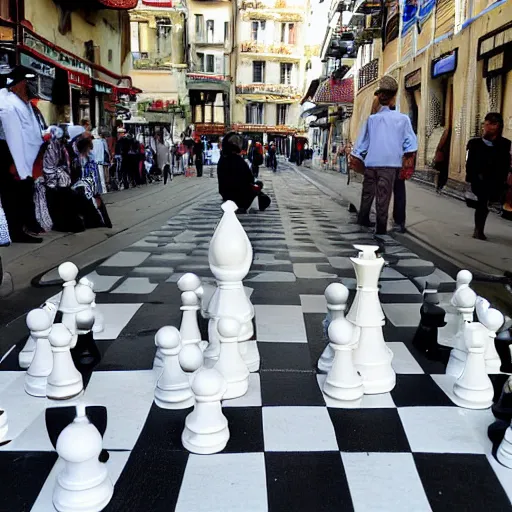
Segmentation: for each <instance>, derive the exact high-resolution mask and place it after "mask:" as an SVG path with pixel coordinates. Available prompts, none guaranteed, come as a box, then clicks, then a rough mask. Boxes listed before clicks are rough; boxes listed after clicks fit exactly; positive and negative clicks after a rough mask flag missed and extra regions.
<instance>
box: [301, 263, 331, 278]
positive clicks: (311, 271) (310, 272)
mask: <svg viewBox="0 0 512 512" xmlns="http://www.w3.org/2000/svg"><path fill="white" fill-rule="evenodd" d="M316 265H317V264H316V263H294V264H293V272H294V273H295V275H296V276H297V277H298V278H299V279H336V278H337V277H338V276H337V275H336V274H329V273H328V272H322V271H321V270H318V269H317V267H316Z"/></svg>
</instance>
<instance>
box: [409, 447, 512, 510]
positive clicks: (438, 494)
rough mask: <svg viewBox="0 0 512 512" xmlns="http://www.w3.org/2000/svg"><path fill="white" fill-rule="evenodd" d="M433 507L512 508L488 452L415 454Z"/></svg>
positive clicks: (450, 508)
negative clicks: (486, 453) (488, 457)
mask: <svg viewBox="0 0 512 512" xmlns="http://www.w3.org/2000/svg"><path fill="white" fill-rule="evenodd" d="M413 457H414V462H415V463H416V468H417V469H418V473H419V475H420V479H421V481H422V483H423V488H424V489H425V493H426V495H427V498H428V500H429V502H430V506H431V507H432V510H434V511H437V510H464V512H481V511H483V510H489V511H490V510H503V511H504V510H511V508H512V507H511V505H510V500H509V499H508V497H507V495H506V493H505V491H504V489H503V487H502V486H501V484H500V482H499V480H498V477H497V476H496V474H495V473H494V471H493V469H492V467H491V466H490V465H489V461H488V460H487V458H486V456H485V455H472V454H446V453H443V454H437V453H414V454H413Z"/></svg>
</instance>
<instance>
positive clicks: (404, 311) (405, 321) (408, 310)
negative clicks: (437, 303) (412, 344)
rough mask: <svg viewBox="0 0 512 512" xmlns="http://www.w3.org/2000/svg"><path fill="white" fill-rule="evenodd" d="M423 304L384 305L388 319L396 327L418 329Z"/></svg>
mask: <svg viewBox="0 0 512 512" xmlns="http://www.w3.org/2000/svg"><path fill="white" fill-rule="evenodd" d="M420 307H421V304H382V309H383V311H384V314H385V315H386V318H387V319H388V320H389V321H390V322H391V323H392V324H393V325H394V326H395V327H418V325H419V323H420Z"/></svg>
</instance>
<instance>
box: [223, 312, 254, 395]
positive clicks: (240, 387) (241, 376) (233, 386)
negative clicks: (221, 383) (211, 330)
mask: <svg viewBox="0 0 512 512" xmlns="http://www.w3.org/2000/svg"><path fill="white" fill-rule="evenodd" d="M217 328H218V331H219V338H220V355H219V359H218V360H217V363H216V364H215V366H214V368H215V369H216V370H217V371H219V372H220V373H221V375H222V376H223V377H224V379H225V380H226V392H225V393H224V400H228V399H231V398H238V397H241V396H244V395H245V394H246V393H247V390H248V389H249V375H250V373H249V370H248V369H247V365H246V364H245V363H244V360H243V359H242V356H241V355H240V350H239V346H238V334H239V332H240V323H239V322H238V321H237V320H236V319H234V318H227V317H225V318H221V319H220V320H219V323H218V324H217Z"/></svg>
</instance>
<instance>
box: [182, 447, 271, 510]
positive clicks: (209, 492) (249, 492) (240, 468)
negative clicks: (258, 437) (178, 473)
mask: <svg viewBox="0 0 512 512" xmlns="http://www.w3.org/2000/svg"><path fill="white" fill-rule="evenodd" d="M175 510H176V512H191V511H194V512H213V511H218V512H221V511H222V512H266V511H267V510H268V505H267V481H266V472H265V458H264V454H263V453H220V454H215V455H208V456H204V455H190V456H189V458H188V462H187V467H186V469H185V474H184V476H183V482H182V485H181V488H180V493H179V496H178V502H177V504H176V509H175Z"/></svg>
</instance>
